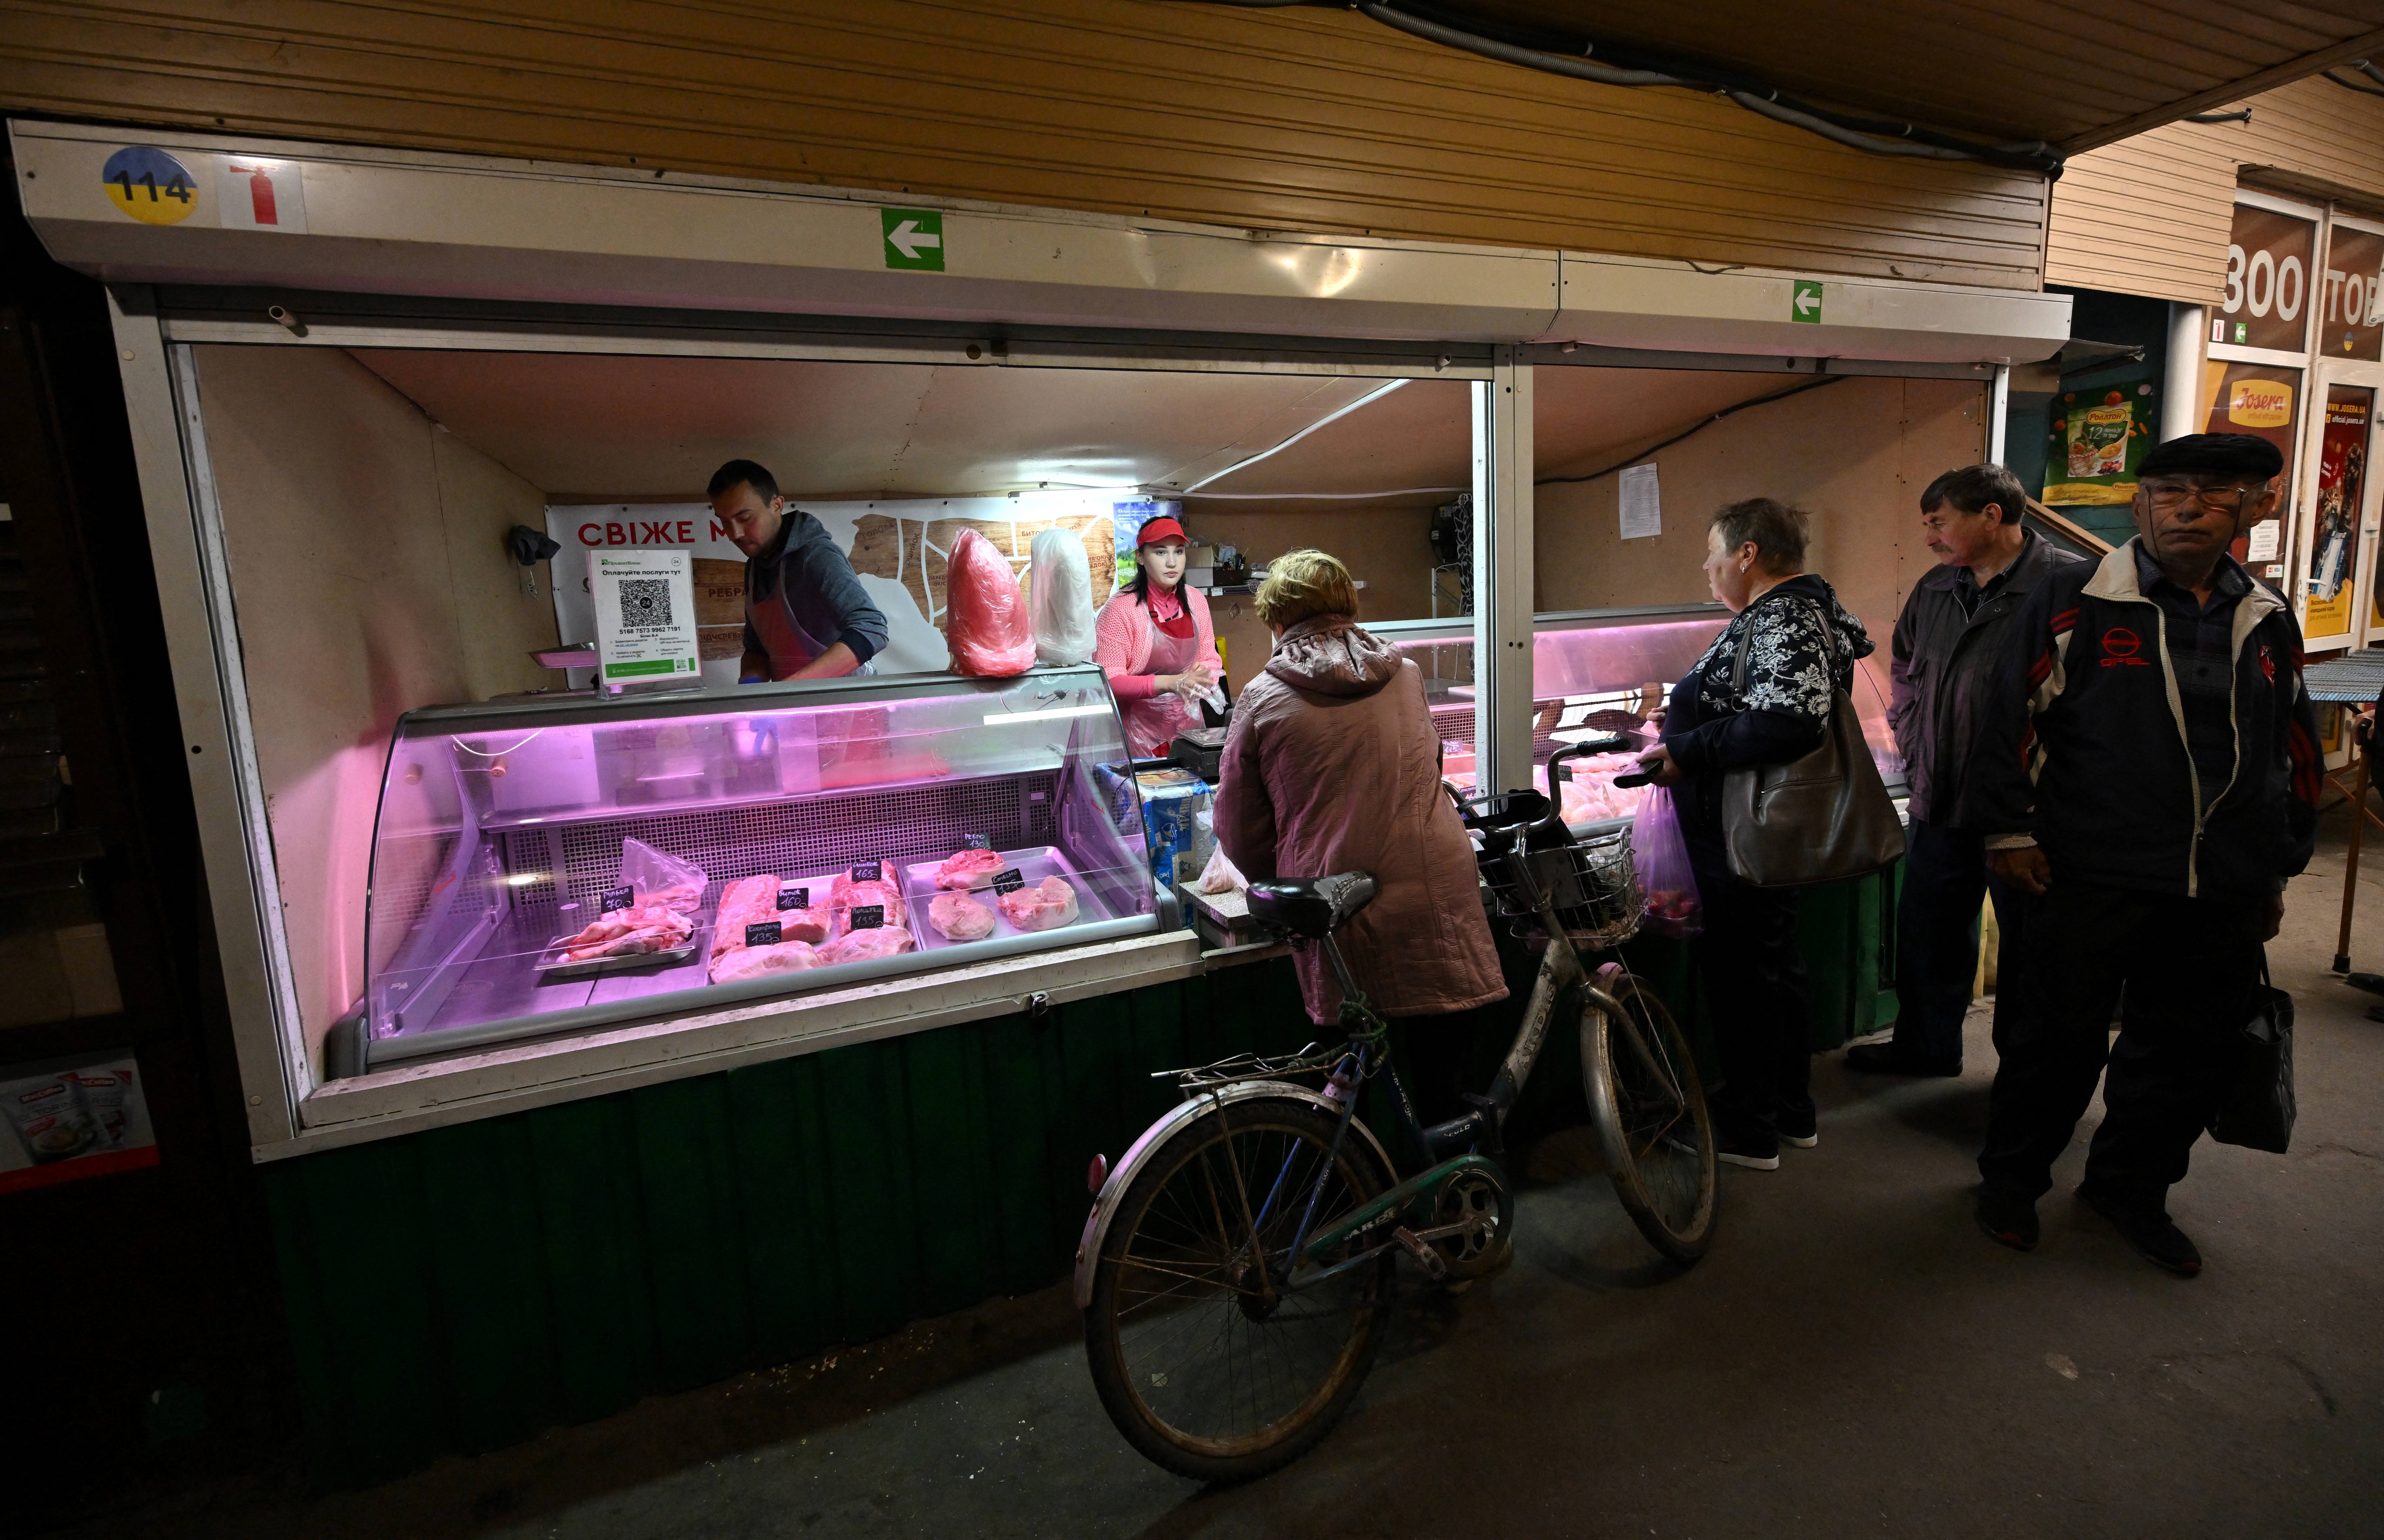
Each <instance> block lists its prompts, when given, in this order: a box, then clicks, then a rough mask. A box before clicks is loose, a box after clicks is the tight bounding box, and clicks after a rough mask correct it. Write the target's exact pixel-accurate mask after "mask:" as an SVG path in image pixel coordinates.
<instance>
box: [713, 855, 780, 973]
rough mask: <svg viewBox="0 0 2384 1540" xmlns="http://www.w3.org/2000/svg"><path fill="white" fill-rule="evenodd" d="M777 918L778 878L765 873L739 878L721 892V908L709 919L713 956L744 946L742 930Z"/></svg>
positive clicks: (743, 932)
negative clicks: (710, 921)
mask: <svg viewBox="0 0 2384 1540" xmlns="http://www.w3.org/2000/svg"><path fill="white" fill-rule="evenodd" d="M777 917H778V879H777V878H776V877H775V876H772V875H770V874H769V873H767V872H764V873H762V874H761V875H760V876H751V877H739V878H738V879H737V880H736V881H735V882H732V883H730V884H729V885H728V886H727V887H726V888H723V889H721V892H720V907H719V908H718V909H717V910H715V911H714V913H713V918H712V955H713V956H714V958H717V957H718V956H719V955H720V954H721V953H722V952H725V951H733V950H736V949H737V948H739V947H741V946H743V945H744V944H745V927H746V926H747V925H760V924H761V923H762V922H763V921H764V920H775V919H776V918H777Z"/></svg>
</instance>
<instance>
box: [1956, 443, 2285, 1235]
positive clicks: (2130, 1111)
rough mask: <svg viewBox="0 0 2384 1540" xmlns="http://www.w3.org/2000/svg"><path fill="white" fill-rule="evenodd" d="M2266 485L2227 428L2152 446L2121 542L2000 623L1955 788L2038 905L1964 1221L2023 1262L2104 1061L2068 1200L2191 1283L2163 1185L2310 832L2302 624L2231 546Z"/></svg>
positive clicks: (2256, 511) (2252, 982)
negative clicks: (1995, 705) (2089, 1137)
mask: <svg viewBox="0 0 2384 1540" xmlns="http://www.w3.org/2000/svg"><path fill="white" fill-rule="evenodd" d="M2283 468H2284V460H2283V456H2282V455H2280V454H2279V453H2278V452H2277V450H2276V447H2275V446H2274V445H2272V444H2270V443H2269V442H2267V441H2266V440H2264V439H2256V438H2253V437H2250V436H2249V435H2245V434H2240V433H2197V434H2192V435H2189V436H2187V437H2185V438H2182V439H2172V440H2171V441H2168V442H2167V443H2165V444H2162V445H2160V446H2159V447H2157V448H2156V449H2154V451H2153V452H2152V453H2150V454H2148V455H2146V456H2145V457H2144V462H2143V466H2142V469H2141V471H2140V473H2139V480H2138V488H2137V491H2136V499H2135V515H2136V529H2137V535H2136V538H2135V539H2134V540H2129V542H2128V543H2127V544H2125V545H2123V546H2121V547H2119V548H2118V549H2117V551H2114V552H2112V553H2110V554H2109V555H2108V556H2106V557H2105V558H2104V559H2103V561H2102V562H2101V563H2100V564H2098V565H2095V566H2093V567H2092V568H2088V567H2084V566H2078V567H2068V568H2065V569H2063V570H2062V571H2061V572H2059V573H2057V574H2056V575H2055V577H2054V578H2052V579H2051V580H2050V581H2048V582H2046V583H2045V584H2043V586H2042V587H2041V588H2039V589H2038V590H2036V592H2034V593H2032V594H2030V596H2029V601H2028V603H2027V604H2026V605H2025V606H2024V607H2023V608H2022V610H2021V613H2020V615H2019V617H2018V622H2017V625H2016V628H2015V634H2014V639H2013V640H2014V642H2015V645H2014V647H2013V648H2012V650H2011V651H2010V652H2007V653H2006V655H2005V665H2006V670H2007V672H2006V677H2005V689H2006V690H2007V691H2008V694H2007V696H2006V700H2007V701H2008V707H2007V708H2006V709H1999V710H1998V711H1997V713H1996V720H1995V724H1994V728H1993V732H1992V733H1991V734H1990V736H1989V738H1988V740H1987V742H1986V744H1985V751H1984V752H1983V753H1982V754H1981V755H1980V761H1979V765H1978V770H1977V772H1976V775H1975V776H1974V786H1975V790H1974V792H1973V795H1974V796H1975V798H1976V799H1977V802H1978V805H1979V808H1980V826H1981V827H1983V828H1984V829H1986V830H1987V831H1988V835H1989V838H1988V840H1987V845H1988V849H1989V851H1990V855H1989V859H1990V860H1991V861H1992V862H1993V863H1994V866H1995V869H1996V871H1997V874H1998V875H1999V876H2002V877H2003V878H2004V879H2005V881H2007V882H2010V883H2012V884H2013V885H2014V886H2016V887H2018V888H2020V889H2022V890H2023V891H2026V892H2029V893H2033V894H2039V895H2042V902H2041V903H2040V904H2039V905H2038V907H2037V912H2036V913H2034V914H2033V915H2031V916H2030V921H2029V929H2028V949H2027V957H2026V959H2025V961H2024V963H2023V964H2022V966H2023V969H2024V971H2025V978H2024V981H2023V986H2022V988H2021V990H2020V996H2019V1000H2018V1009H2017V1010H2016V1011H2014V1012H2009V1013H2007V1014H2006V1015H2005V1016H2004V1017H2003V1018H2002V1019H1999V1020H1998V1021H1997V1022H1996V1024H1995V1039H1996V1040H1995V1048H1996V1050H1997V1052H1998V1053H1999V1054H2000V1055H2001V1056H2002V1062H2001V1064H2000V1065H1999V1066H1998V1067H1997V1069H1996V1072H1995V1085H1994V1091H1993V1099H1992V1100H1991V1102H1990V1106H1989V1112H1988V1124H1987V1142H1986V1148H1985V1149H1984V1150H1982V1151H1981V1152H1980V1156H1979V1170H1980V1174H1982V1175H1983V1176H1984V1178H1985V1181H1984V1182H1983V1183H1982V1185H1981V1186H1980V1189H1979V1211H1978V1212H1979V1223H1980V1228H1982V1229H1984V1230H1985V1231H1986V1232H1987V1234H1989V1235H1990V1236H1993V1237H1994V1238H1995V1239H1997V1240H1999V1241H2002V1242H2003V1243H2004V1244H2005V1245H2007V1246H2012V1247H2017V1248H2019V1249H2021V1250H2027V1249H2028V1248H2030V1247H2032V1246H2034V1245H2035V1244H2036V1240H2037V1219H2036V1199H2037V1198H2039V1197H2040V1196H2042V1195H2043V1193H2044V1191H2045V1190H2046V1189H2047V1188H2048V1187H2050V1186H2052V1185H2053V1162H2054V1161H2055V1160H2056V1159H2058V1158H2059V1157H2060V1155H2061V1153H2062V1151H2063V1150H2065V1149H2067V1148H2068V1145H2069V1136H2070V1134H2071V1132H2072V1131H2073V1130H2074V1129H2075V1128H2076V1127H2077V1124H2078V1119H2079V1118H2080V1116H2081V1115H2082V1114H2083V1113H2084V1112H2085V1111H2086V1106H2087V1103H2088V1102H2089V1101H2090V1100H2091V1099H2092V1097H2093V1095H2094V1081H2095V1078H2096V1076H2097V1075H2098V1074H2102V1073H2103V1072H2104V1069H2105V1060H2106V1058H2107V1061H2108V1066H2109V1073H2108V1078H2107V1079H2106V1080H2105V1085H2104V1088H2103V1109H2104V1112H2103V1125H2102V1127H2101V1128H2100V1129H2099V1130H2097V1131H2096V1133H2095V1135H2094V1142H2093V1146H2092V1149H2091V1150H2090V1151H2089V1153H2088V1155H2087V1158H2086V1176H2085V1181H2084V1182H2083V1183H2082V1184H2081V1185H2080V1187H2079V1189H2078V1191H2079V1196H2080V1197H2081V1198H2084V1199H2085V1200H2086V1202H2087V1204H2088V1205H2089V1206H2091V1207H2092V1208H2093V1209H2094V1210H2095V1211H2098V1212H2100V1213H2101V1214H2103V1215H2104V1216H2105V1218H2107V1219H2109V1220H2110V1221H2111V1222H2112V1223H2114V1224H2116V1225H2117V1227H2118V1229H2119V1232H2120V1234H2122V1235H2123V1236H2126V1237H2127V1239H2128V1240H2129V1243H2131V1244H2132V1245H2133V1246H2134V1247H2135V1248H2136V1249H2137V1250H2138V1251H2139V1252H2141V1253H2142V1255H2143V1256H2145V1257H2146V1258H2147V1259H2149V1260H2150V1261H2154V1262H2156V1263H2158V1264H2159V1265H2161V1266H2163V1267H2166V1268H2167V1269H2169V1270H2170V1271H2171V1272H2174V1273H2184V1274H2186V1275H2188V1276H2191V1275H2192V1274H2193V1273H2198V1272H2200V1271H2201V1269H2202V1254H2201V1253H2200V1252H2199V1251H2198V1250H2196V1249H2195V1248H2194V1245H2193V1242H2192V1241H2191V1240H2189V1239H2188V1238H2187V1237H2186V1236H2185V1234H2184V1232H2182V1231H2181V1230H2179V1228H2178V1227H2177V1225H2176V1224H2174V1223H2171V1222H2170V1219H2169V1216H2168V1214H2167V1208H2166V1205H2167V1195H2168V1189H2169V1187H2170V1186H2172V1185H2173V1184H2174V1183H2176V1182H2178V1181H2179V1179H2181V1178H2182V1177H2183V1176H2184V1175H2185V1171H2186V1161H2187V1156H2188V1152H2189V1151H2190V1150H2191V1149H2192V1146H2193V1141H2194V1140H2195V1139H2197V1138H2199V1137H2200V1136H2201V1135H2202V1132H2203V1130H2204V1128H2206V1127H2207V1126H2209V1123H2210V1118H2211V1114H2212V1113H2213V1112H2215V1111H2216V1107H2217V1104H2218V1099H2219V1097H2220V1094H2221V1093H2222V1091H2223V1090H2224V1089H2225V1087H2226V1081H2227V1075H2228V1074H2229V1072H2230V1070H2231V1068H2232V1065H2233V1062H2234V1061H2233V1055H2232V1043H2233V1040H2234V1038H2235V1036H2236V1034H2237V1033H2239V1032H2240V1031H2241V1027H2242V1025H2243V1023H2244V1021H2245V1020H2246V1019H2248V1018H2249V1016H2250V1015H2251V1013H2252V1012H2253V1010H2254V1008H2255V1005H2256V1002H2257V995H2256V991H2257V989H2258V987H2259V986H2260V982H2261V977H2262V973H2263V970H2264V968H2265V966H2266V963H2265V960H2264V954H2263V950H2262V949H2263V946H2264V944H2265V943H2266V941H2267V940H2268V938H2271V937H2273V936H2275V935H2276V933H2277V928H2278V925H2280V924H2281V923H2282V921H2283V918H2284V888H2285V882H2286V879H2288V878H2289V877H2291V876H2294V875H2295V874H2297V873H2298V872H2300V871H2301V870H2302V868H2303V866H2305V865H2306V864H2308V862H2309V857H2310V845H2311V839H2312V836H2313V831H2314V830H2315V829H2316V823H2317V793H2318V784H2319V776H2320V762H2319V757H2318V746H2317V727H2316V713H2315V712H2314V710H2313V709H2312V707H2311V704H2310V700H2309V696H2308V694H2307V692H2306V691H2305V690H2303V688H2302V672H2301V671H2302V652H2301V645H2302V639H2301V628H2300V627H2298V626H2296V625H2295V624H2294V623H2293V616H2292V611H2291V609H2290V608H2289V607H2288V606H2287V604H2286V602H2285V601H2284V600H2283V599H2282V598H2281V597H2279V596H2278V594H2277V593H2276V592H2275V591H2274V590H2271V589H2269V588H2267V587H2266V586H2265V585H2263V584H2260V583H2258V582H2256V581H2254V579H2253V578H2252V577H2251V576H2250V574H2248V573H2246V572H2245V571H2244V570H2243V568H2242V566H2241V565H2239V564H2238V563H2237V562H2236V561H2235V559H2234V558H2233V557H2232V556H2230V555H2229V554H2228V551H2227V548H2228V546H2229V544H2230V543H2231V542H2232V541H2233V540H2235V539H2236V537H2237V536H2238V535H2239V534H2240V533H2241V531H2242V530H2243V529H2245V528H2249V527H2250V526H2252V525H2254V524H2256V523H2258V522H2259V521H2260V520H2262V519H2265V518H2266V517H2268V516H2269V515H2270V514H2271V513H2273V512H2274V511H2275V508H2276V505H2277V501H2278V487H2277V483H2276V480H2275V478H2276V477H2277V475H2278V472H2279V471H2280V470H2282V469H2283ZM2122 987H2125V989H2126V999H2127V1012H2126V1015H2125V1017H2124V1019H2123V1020H2122V1021H2121V1023H2120V1031H2119V1038H2118V1042H2117V1045H2116V1046H2111V1047H2109V1048H2108V1049H2107V1050H2106V1046H2105V1045H2106V1044H2107V1043H2108V1037H2107V1032H2108V1028H2109V1024H2110V1020H2111V1012H2112V1008H2113V1006H2114V1005H2115V1004H2116V1003H2117V1000H2118V999H2119V996H2120V990H2121V988H2122Z"/></svg>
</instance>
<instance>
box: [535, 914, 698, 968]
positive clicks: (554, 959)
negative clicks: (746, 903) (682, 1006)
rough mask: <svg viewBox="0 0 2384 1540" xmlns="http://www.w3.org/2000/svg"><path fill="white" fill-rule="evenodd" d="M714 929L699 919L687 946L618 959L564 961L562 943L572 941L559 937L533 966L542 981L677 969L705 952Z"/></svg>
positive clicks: (539, 955)
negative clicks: (657, 969)
mask: <svg viewBox="0 0 2384 1540" xmlns="http://www.w3.org/2000/svg"><path fill="white" fill-rule="evenodd" d="M711 928H712V927H711V926H709V925H705V924H704V923H703V922H702V920H701V919H698V920H697V921H696V925H695V930H694V932H693V933H692V934H691V935H689V937H688V938H687V944H686V945H685V946H681V947H673V948H671V949H670V950H668V951H636V952H629V953H627V954H625V955H623V956H619V957H591V958H589V959H587V960H586V961H584V962H579V963H573V962H568V961H566V960H565V957H564V955H563V951H564V946H563V943H564V942H565V941H567V940H569V939H570V938H569V937H567V936H558V937H556V938H554V939H553V940H552V941H549V942H548V943H547V944H546V950H543V951H541V952H540V953H539V954H538V961H537V962H536V963H532V964H531V965H530V966H531V970H532V971H533V972H535V973H536V974H537V975H538V976H539V977H540V979H541V980H545V979H565V978H594V977H595V976H596V975H599V974H623V973H627V972H629V971H630V970H632V969H636V968H665V967H676V966H677V964H679V963H684V962H686V961H687V960H688V959H689V958H690V957H693V956H694V955H695V954H696V953H697V952H698V951H700V950H702V946H703V938H704V937H705V936H706V935H707V934H709V933H710V931H711ZM575 934H576V933H575Z"/></svg>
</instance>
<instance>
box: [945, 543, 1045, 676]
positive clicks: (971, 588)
mask: <svg viewBox="0 0 2384 1540" xmlns="http://www.w3.org/2000/svg"><path fill="white" fill-rule="evenodd" d="M944 575H945V576H944V585H945V587H944V592H945V602H946V603H947V604H948V605H949V606H950V609H949V611H948V615H947V618H946V620H945V622H944V640H945V641H946V642H948V643H949V644H950V647H951V650H952V672H953V673H955V674H975V675H979V676H982V677H989V678H997V679H1000V678H1008V677H1011V676H1012V675H1013V674H1024V673H1025V672H1026V671H1027V670H1028V669H1030V668H1032V667H1034V666H1035V632H1034V630H1033V628H1032V627H1030V626H1029V625H1028V624H1027V619H1026V599H1025V596H1024V595H1023V594H1021V593H1020V592H1019V591H1018V577H1017V575H1016V574H1015V573H1013V572H1012V571H1011V570H1010V563H1009V562H1008V561H1007V560H1006V559H1005V558H1004V557H1003V556H1002V554H1001V553H1000V552H999V551H996V550H995V549H994V548H993V542H992V541H991V540H987V539H986V538H985V537H984V536H983V535H980V534H978V533H977V532H976V531H975V530H974V529H963V530H962V531H961V538H960V539H959V540H954V541H953V542H952V553H951V555H950V557H949V558H948V559H947V560H946V563H945V566H944Z"/></svg>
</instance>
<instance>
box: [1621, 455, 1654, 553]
mask: <svg viewBox="0 0 2384 1540" xmlns="http://www.w3.org/2000/svg"><path fill="white" fill-rule="evenodd" d="M1663 532H1664V504H1663V500H1662V499H1661V498H1659V497H1658V495H1657V493H1656V467H1655V466H1627V467H1625V468H1624V470H1623V472H1622V538H1623V539H1624V540H1644V539H1645V538H1646V537H1648V536H1650V535H1660V534H1662V533H1663Z"/></svg>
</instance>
